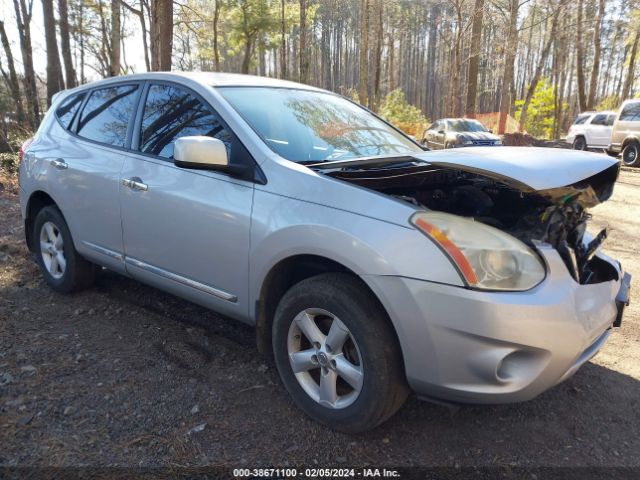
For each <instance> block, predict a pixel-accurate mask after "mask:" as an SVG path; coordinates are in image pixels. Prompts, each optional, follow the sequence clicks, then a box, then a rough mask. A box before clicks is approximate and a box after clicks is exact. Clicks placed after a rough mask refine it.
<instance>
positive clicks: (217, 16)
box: [213, 0, 220, 72]
mask: <svg viewBox="0 0 640 480" xmlns="http://www.w3.org/2000/svg"><path fill="white" fill-rule="evenodd" d="M215 1H216V4H215V7H214V10H213V60H214V62H215V65H216V72H219V71H220V52H219V51H218V22H219V21H220V0H215Z"/></svg>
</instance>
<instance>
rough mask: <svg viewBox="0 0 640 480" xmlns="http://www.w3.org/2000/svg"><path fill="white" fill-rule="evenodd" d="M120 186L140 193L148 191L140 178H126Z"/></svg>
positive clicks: (147, 186) (147, 187)
mask: <svg viewBox="0 0 640 480" xmlns="http://www.w3.org/2000/svg"><path fill="white" fill-rule="evenodd" d="M122 184H123V185H124V186H125V187H129V188H130V189H131V190H138V191H142V192H146V191H147V190H149V185H147V184H146V183H142V179H141V178H140V177H131V178H126V179H124V180H122Z"/></svg>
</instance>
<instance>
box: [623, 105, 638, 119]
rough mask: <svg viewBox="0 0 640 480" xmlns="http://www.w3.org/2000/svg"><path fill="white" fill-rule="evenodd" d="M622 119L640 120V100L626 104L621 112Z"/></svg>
mask: <svg viewBox="0 0 640 480" xmlns="http://www.w3.org/2000/svg"><path fill="white" fill-rule="evenodd" d="M620 120H622V121H625V122H634V121H638V120H640V102H632V103H629V104H628V105H626V106H625V107H624V108H623V109H622V112H620Z"/></svg>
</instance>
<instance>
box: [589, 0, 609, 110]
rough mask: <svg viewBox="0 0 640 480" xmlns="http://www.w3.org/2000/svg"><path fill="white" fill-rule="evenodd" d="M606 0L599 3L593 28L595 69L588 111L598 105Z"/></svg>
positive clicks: (592, 70) (592, 74)
mask: <svg viewBox="0 0 640 480" xmlns="http://www.w3.org/2000/svg"><path fill="white" fill-rule="evenodd" d="M604 7H605V0H599V1H598V18H596V22H595V26H594V28H593V49H594V50H593V67H592V69H591V81H590V83H589V96H588V97H587V110H592V109H593V107H594V106H595V103H596V88H597V86H598V75H600V51H601V45H602V41H601V39H600V27H601V25H602V18H603V17H604Z"/></svg>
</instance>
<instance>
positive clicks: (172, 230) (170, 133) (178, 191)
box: [120, 83, 254, 317]
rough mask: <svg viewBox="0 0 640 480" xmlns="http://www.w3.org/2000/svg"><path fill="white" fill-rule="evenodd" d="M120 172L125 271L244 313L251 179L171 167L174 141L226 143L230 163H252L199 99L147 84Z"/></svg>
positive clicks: (170, 87) (183, 91)
mask: <svg viewBox="0 0 640 480" xmlns="http://www.w3.org/2000/svg"><path fill="white" fill-rule="evenodd" d="M136 123H137V126H136V133H135V135H134V144H133V145H132V147H133V150H135V151H136V152H137V153H136V152H132V153H131V154H130V155H129V156H128V158H127V159H126V161H125V165H124V169H123V171H122V181H123V182H126V183H127V185H129V186H125V185H124V184H121V192H120V199H121V203H122V226H123V232H124V247H125V252H126V266H127V271H128V272H129V273H130V274H131V275H133V276H134V277H136V278H138V279H140V280H142V281H144V282H146V283H150V284H152V285H155V286H157V287H160V288H163V289H165V290H168V291H170V292H173V293H175V294H177V295H179V296H182V297H185V298H189V299H190V300H192V301H195V302H198V303H200V304H203V305H206V306H209V307H211V308H214V309H216V310H218V311H220V312H222V313H225V314H228V315H231V316H236V317H242V316H244V315H246V314H247V311H248V303H247V290H248V270H249V264H248V258H249V229H250V220H251V207H252V202H253V191H254V188H253V187H254V184H253V182H250V181H246V180H240V179H237V178H233V177H230V176H228V175H225V174H224V173H220V172H212V171H205V170H189V169H183V168H179V167H176V166H175V165H174V164H173V145H174V142H175V140H176V139H178V138H180V137H182V136H188V135H207V136H211V137H215V138H218V139H220V140H222V141H223V142H225V144H226V146H227V152H228V154H229V158H230V163H232V164H233V163H243V162H253V159H251V158H250V157H249V153H248V152H247V150H246V149H245V148H244V146H243V145H242V144H241V143H240V141H239V140H238V139H237V137H236V136H235V135H234V134H233V133H232V132H231V131H230V129H229V128H228V127H227V126H226V125H225V124H223V122H222V121H221V119H220V117H219V116H218V115H217V113H216V112H215V111H214V109H213V108H212V107H211V105H209V104H208V103H207V102H206V101H205V100H204V99H203V98H202V97H200V96H199V95H198V94H197V93H195V92H194V91H192V90H190V89H187V88H186V87H184V86H182V85H178V84H175V83H149V84H148V85H147V86H146V88H145V93H144V94H143V102H142V104H141V108H140V112H139V114H138V120H137V121H136ZM129 181H133V182H136V183H135V184H131V183H130V182H129Z"/></svg>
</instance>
